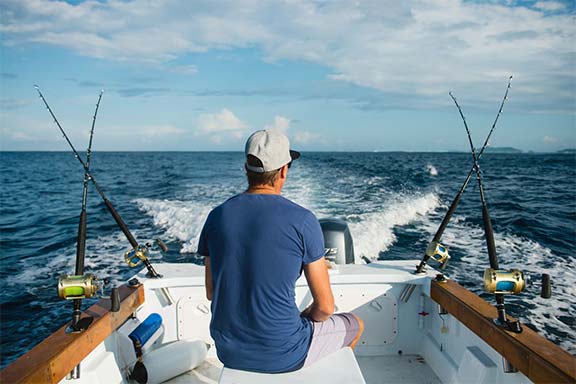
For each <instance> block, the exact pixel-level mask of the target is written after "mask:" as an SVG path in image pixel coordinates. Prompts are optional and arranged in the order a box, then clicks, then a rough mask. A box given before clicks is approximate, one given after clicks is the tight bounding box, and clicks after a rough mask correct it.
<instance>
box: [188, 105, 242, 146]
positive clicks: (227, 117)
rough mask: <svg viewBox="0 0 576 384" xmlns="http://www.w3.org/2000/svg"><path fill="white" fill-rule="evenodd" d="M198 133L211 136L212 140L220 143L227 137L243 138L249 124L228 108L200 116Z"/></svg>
mask: <svg viewBox="0 0 576 384" xmlns="http://www.w3.org/2000/svg"><path fill="white" fill-rule="evenodd" d="M197 128H198V133H200V134H204V135H208V136H210V140H212V142H214V143H216V144H219V143H221V142H222V141H223V140H224V138H225V137H232V138H233V139H240V138H242V137H243V136H244V135H245V133H246V131H247V129H248V126H247V125H246V124H245V123H244V122H243V121H242V120H240V119H239V118H238V117H236V115H234V113H232V111H230V110H229V109H227V108H224V109H222V111H220V112H219V113H213V114H209V113H205V114H201V115H200V116H199V117H198V121H197Z"/></svg>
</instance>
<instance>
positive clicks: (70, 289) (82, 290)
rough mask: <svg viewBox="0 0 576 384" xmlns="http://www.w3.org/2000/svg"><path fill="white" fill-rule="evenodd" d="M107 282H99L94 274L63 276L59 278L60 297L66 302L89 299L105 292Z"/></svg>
mask: <svg viewBox="0 0 576 384" xmlns="http://www.w3.org/2000/svg"><path fill="white" fill-rule="evenodd" d="M105 284H106V280H102V281H100V280H98V278H97V277H96V276H95V275H93V274H92V273H87V274H85V275H62V276H60V277H59V278H58V297H60V298H61V299H64V300H77V299H89V298H91V297H93V296H95V295H96V293H97V292H98V291H100V292H103V291H104V285H105Z"/></svg>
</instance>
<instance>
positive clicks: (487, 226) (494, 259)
mask: <svg viewBox="0 0 576 384" xmlns="http://www.w3.org/2000/svg"><path fill="white" fill-rule="evenodd" d="M449 95H450V97H451V98H452V100H454V103H455V104H456V107H457V108H458V112H459V113H460V117H461V118H462V121H463V122H464V128H465V129H466V134H467V136H468V143H469V144H470V150H471V152H472V160H473V162H474V170H475V172H476V180H477V182H478V189H479V191H480V200H481V202H482V221H483V222H484V235H485V237H486V246H487V248H488V258H489V260H490V269H491V270H492V271H496V272H497V271H499V265H498V255H497V254H496V244H495V242H494V230H493V229H492V221H491V220H490V213H489V212H488V206H487V203H486V195H485V193H484V185H483V183H482V172H481V170H480V165H479V164H478V156H477V155H476V149H475V148H474V143H473V142H472V136H471V135H470V129H469V128H468V123H467V122H466V118H465V117H464V113H463V112H462V108H461V107H460V105H459V104H458V101H457V100H456V98H455V97H454V95H453V94H452V92H449ZM518 272H519V271H518ZM485 275H486V273H485ZM488 275H490V273H489V274H488ZM511 278H512V279H511V280H512V281H511V282H512V283H514V280H516V281H517V282H518V283H519V284H514V287H513V290H518V292H515V293H519V292H520V291H521V290H522V289H523V288H524V285H525V282H524V277H523V275H522V274H521V272H520V273H519V274H515V275H513V276H511ZM485 281H486V280H485ZM496 288H497V285H496V286H495V289H494V292H493V293H494V295H495V297H496V309H497V311H498V319H497V323H498V325H500V326H503V327H505V328H507V329H508V330H510V331H513V332H518V333H519V332H522V327H521V326H520V322H518V321H510V320H508V318H507V317H506V308H505V305H504V293H501V292H498V290H497V289H496ZM519 288H520V289H519Z"/></svg>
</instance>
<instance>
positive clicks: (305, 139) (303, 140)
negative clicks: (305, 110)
mask: <svg viewBox="0 0 576 384" xmlns="http://www.w3.org/2000/svg"><path fill="white" fill-rule="evenodd" d="M293 137H294V142H296V143H298V144H308V143H310V142H311V141H313V140H316V139H317V138H318V137H319V136H318V135H317V134H315V133H312V132H308V131H298V132H294V135H293Z"/></svg>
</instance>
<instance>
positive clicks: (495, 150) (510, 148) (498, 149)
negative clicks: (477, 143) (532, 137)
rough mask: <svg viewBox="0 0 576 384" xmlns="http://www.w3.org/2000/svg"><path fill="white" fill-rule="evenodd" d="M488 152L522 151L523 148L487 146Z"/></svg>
mask: <svg viewBox="0 0 576 384" xmlns="http://www.w3.org/2000/svg"><path fill="white" fill-rule="evenodd" d="M486 152H487V153H522V150H520V149H518V148H513V147H486Z"/></svg>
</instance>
